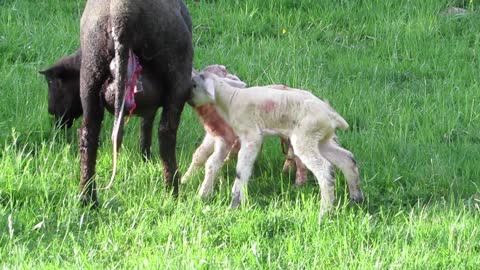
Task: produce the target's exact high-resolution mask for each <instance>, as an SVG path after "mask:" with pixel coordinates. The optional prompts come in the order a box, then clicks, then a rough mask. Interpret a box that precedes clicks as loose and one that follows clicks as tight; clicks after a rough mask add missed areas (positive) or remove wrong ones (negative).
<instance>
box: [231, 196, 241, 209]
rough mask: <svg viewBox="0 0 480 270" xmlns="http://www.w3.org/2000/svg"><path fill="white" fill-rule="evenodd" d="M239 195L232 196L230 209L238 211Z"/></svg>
mask: <svg viewBox="0 0 480 270" xmlns="http://www.w3.org/2000/svg"><path fill="white" fill-rule="evenodd" d="M240 204H241V201H240V193H237V194H233V195H232V202H231V203H230V209H238V208H239V207H240Z"/></svg>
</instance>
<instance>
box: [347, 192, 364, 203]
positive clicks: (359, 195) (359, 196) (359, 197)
mask: <svg viewBox="0 0 480 270" xmlns="http://www.w3.org/2000/svg"><path fill="white" fill-rule="evenodd" d="M364 200H365V197H364V196H363V192H362V191H359V192H358V193H357V194H353V195H350V201H352V202H354V203H362V202H363V201H364Z"/></svg>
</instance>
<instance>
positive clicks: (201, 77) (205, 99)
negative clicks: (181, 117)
mask: <svg viewBox="0 0 480 270" xmlns="http://www.w3.org/2000/svg"><path fill="white" fill-rule="evenodd" d="M219 79H220V78H218V77H217V76H216V75H215V74H213V73H210V72H200V73H198V74H197V75H195V76H193V77H192V96H191V98H190V102H189V103H190V104H191V105H192V106H194V107H196V106H202V105H205V104H214V103H215V80H219Z"/></svg>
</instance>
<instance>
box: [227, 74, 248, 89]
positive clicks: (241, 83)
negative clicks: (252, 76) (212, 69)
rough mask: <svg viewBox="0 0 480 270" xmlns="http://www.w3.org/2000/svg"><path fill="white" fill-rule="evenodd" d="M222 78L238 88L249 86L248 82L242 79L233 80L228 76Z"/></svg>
mask: <svg viewBox="0 0 480 270" xmlns="http://www.w3.org/2000/svg"><path fill="white" fill-rule="evenodd" d="M222 80H223V81H224V82H226V83H228V84H229V85H230V86H233V87H236V88H245V87H247V84H246V83H244V82H242V81H240V80H238V81H237V80H233V79H230V78H228V77H226V78H222Z"/></svg>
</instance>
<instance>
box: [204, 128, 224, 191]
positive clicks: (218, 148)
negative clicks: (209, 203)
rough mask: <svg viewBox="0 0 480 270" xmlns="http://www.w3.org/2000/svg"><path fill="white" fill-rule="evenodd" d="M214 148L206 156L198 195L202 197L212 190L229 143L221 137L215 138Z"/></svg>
mask: <svg viewBox="0 0 480 270" xmlns="http://www.w3.org/2000/svg"><path fill="white" fill-rule="evenodd" d="M214 148H215V150H214V151H213V154H212V155H211V156H210V157H209V158H208V160H207V163H206V164H205V179H204V180H203V183H202V187H201V188H200V191H199V195H200V197H202V198H206V197H207V196H208V195H210V193H212V191H213V185H214V184H215V178H216V177H217V173H218V171H219V170H220V168H222V165H223V163H224V161H225V158H226V157H227V155H228V152H229V150H230V148H231V144H228V143H227V142H226V141H225V140H224V139H223V138H222V137H216V138H215V147H214Z"/></svg>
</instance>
